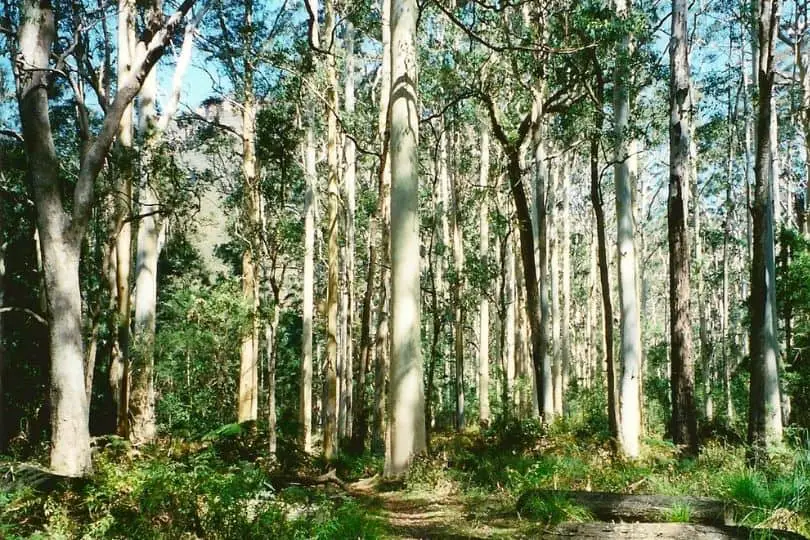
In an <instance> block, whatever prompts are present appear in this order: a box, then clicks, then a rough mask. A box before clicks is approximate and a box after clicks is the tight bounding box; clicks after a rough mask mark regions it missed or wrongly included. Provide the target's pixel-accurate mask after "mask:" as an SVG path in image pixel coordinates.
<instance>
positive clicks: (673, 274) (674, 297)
mask: <svg viewBox="0 0 810 540" xmlns="http://www.w3.org/2000/svg"><path fill="white" fill-rule="evenodd" d="M687 17H688V8H687V2H686V0H673V2H672V15H671V18H672V32H671V37H670V45H669V55H670V85H669V99H670V103H669V111H670V123H669V152H670V158H669V160H670V161H669V171H670V172H669V197H668V199H667V207H668V208H667V220H668V233H669V234H668V236H669V290H670V292H669V295H670V299H669V306H670V315H669V320H670V341H671V351H670V355H671V363H672V368H671V389H672V439H673V442H674V443H675V444H676V445H684V446H685V447H686V448H685V453H687V454H689V455H694V456H696V455H697V454H698V438H697V411H696V410H695V396H694V392H695V374H694V361H693V358H692V328H691V323H690V317H689V302H690V296H689V294H690V291H689V241H688V235H687V227H686V215H687V211H686V200H685V199H686V193H687V191H688V189H689V188H688V178H689V161H690V155H689V146H690V145H689V136H690V128H689V122H688V107H689V106H690V104H691V101H690V99H689V91H690V86H691V84H690V75H689V53H688V43H687V36H688V32H687Z"/></svg>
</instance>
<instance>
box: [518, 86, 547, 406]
mask: <svg viewBox="0 0 810 540" xmlns="http://www.w3.org/2000/svg"><path fill="white" fill-rule="evenodd" d="M540 107H541V101H540V99H538V98H536V99H535V113H534V114H535V117H536V121H535V124H536V125H535V126H534V132H533V134H532V135H533V138H534V141H533V144H534V145H535V146H534V152H535V154H534V175H535V180H534V184H535V193H534V196H535V201H536V202H535V210H536V212H537V214H536V216H537V288H538V293H537V294H538V295H539V300H538V301H539V306H538V307H539V315H540V319H539V321H538V323H539V328H538V331H537V338H536V339H535V338H534V337H533V338H532V350H535V349H536V352H534V353H533V354H534V358H535V377H534V380H535V384H536V385H537V403H538V407H540V411H539V412H540V414H541V415H542V417H543V421H545V422H550V421H551V419H552V417H553V416H554V379H553V373H552V356H551V354H549V335H548V334H549V326H550V323H551V309H550V305H549V304H550V302H549V283H548V218H547V213H548V204H547V202H546V190H547V181H548V167H547V166H546V148H545V142H544V141H543V137H542V125H541V124H540V118H541V117H542V110H540ZM521 240H522V239H521ZM523 249H525V247H524V246H523V242H522V241H521V250H523ZM523 265H524V273H525V272H526V259H525V258H524V259H523ZM531 281H532V282H533V281H534V276H532V278H531ZM529 282H530V277H529V275H528V274H526V283H527V287H526V292H527V297H526V298H527V309H528V310H529V322H530V323H531V321H532V319H533V318H534V315H533V314H532V311H534V308H533V306H532V301H531V299H530V296H529V295H530V294H531V293H530V291H531V289H532V288H533V285H532V284H531V283H529ZM532 334H534V331H532ZM552 350H553V349H552ZM538 363H539V371H538Z"/></svg>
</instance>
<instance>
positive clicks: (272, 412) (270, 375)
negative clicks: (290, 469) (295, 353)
mask: <svg viewBox="0 0 810 540" xmlns="http://www.w3.org/2000/svg"><path fill="white" fill-rule="evenodd" d="M280 317H281V305H280V303H279V298H276V299H275V302H274V304H273V317H272V318H271V319H270V321H268V322H267V323H265V325H264V339H265V342H266V345H267V347H266V349H265V351H266V354H267V451H268V452H269V453H270V455H271V456H274V455H275V454H276V446H277V437H278V436H277V434H276V423H277V417H276V336H277V335H278V321H279V318H280Z"/></svg>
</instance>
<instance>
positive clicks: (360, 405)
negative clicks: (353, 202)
mask: <svg viewBox="0 0 810 540" xmlns="http://www.w3.org/2000/svg"><path fill="white" fill-rule="evenodd" d="M376 224H377V222H376V220H375V219H374V218H373V217H372V218H371V219H370V220H369V227H368V248H367V249H368V267H367V269H366V291H365V293H364V295H363V311H362V313H361V315H360V355H359V358H358V365H357V382H356V384H355V385H354V407H353V409H352V411H353V413H354V421H353V424H354V425H353V426H352V442H351V446H350V448H351V451H352V453H354V454H355V455H360V454H362V453H363V451H364V450H365V448H366V438H367V437H368V412H369V410H368V400H367V399H366V385H367V383H366V377H367V375H368V371H369V366H370V365H371V350H372V342H371V302H372V300H373V298H374V272H375V267H376V263H377V261H376V257H377V251H376V249H375V248H374V244H375V242H376V241H377V240H376Z"/></svg>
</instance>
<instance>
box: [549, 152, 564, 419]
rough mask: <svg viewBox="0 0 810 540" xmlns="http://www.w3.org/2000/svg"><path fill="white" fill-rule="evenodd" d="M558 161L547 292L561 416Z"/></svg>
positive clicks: (556, 403) (551, 206)
mask: <svg viewBox="0 0 810 540" xmlns="http://www.w3.org/2000/svg"><path fill="white" fill-rule="evenodd" d="M560 173H561V169H560V166H559V163H557V167H555V170H554V172H553V173H552V174H551V178H552V181H551V189H549V199H550V200H549V201H548V209H549V210H548V221H549V223H551V235H550V237H549V242H548V245H549V257H548V266H549V273H550V277H551V279H550V282H551V283H550V284H551V287H550V288H549V293H550V295H551V344H552V349H551V350H552V355H551V356H552V368H551V371H552V378H553V399H554V416H557V417H559V416H562V410H563V396H562V392H563V388H562V380H563V374H562V355H561V353H562V350H561V349H562V348H561V347H560V341H561V340H562V324H561V322H560V307H561V305H560V241H559V239H560V227H559V225H560V223H559V217H558V215H557V203H558V197H559V195H558V194H559V189H560Z"/></svg>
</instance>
